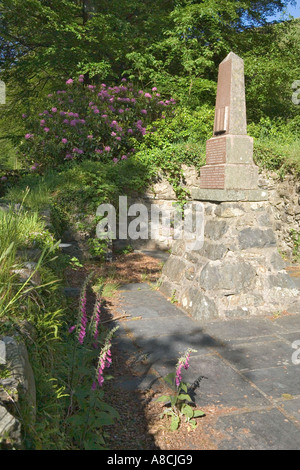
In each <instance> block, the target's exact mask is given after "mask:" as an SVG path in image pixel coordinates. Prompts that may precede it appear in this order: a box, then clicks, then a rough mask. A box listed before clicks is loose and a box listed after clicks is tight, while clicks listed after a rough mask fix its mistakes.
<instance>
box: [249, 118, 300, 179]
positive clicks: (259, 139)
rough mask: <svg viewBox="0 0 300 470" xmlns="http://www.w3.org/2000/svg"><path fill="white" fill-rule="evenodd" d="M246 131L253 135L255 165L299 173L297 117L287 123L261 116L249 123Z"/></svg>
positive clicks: (299, 154) (281, 172)
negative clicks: (258, 120) (259, 118)
mask: <svg viewBox="0 0 300 470" xmlns="http://www.w3.org/2000/svg"><path fill="white" fill-rule="evenodd" d="M248 133H249V134H250V135H252V136H253V137H254V139H255V140H254V160H255V162H256V163H257V165H259V166H261V167H264V168H266V169H268V170H272V171H276V172H278V174H279V175H280V176H283V175H284V174H285V173H287V172H292V173H294V174H296V175H297V174H300V153H299V118H298V116H296V117H295V118H294V119H291V120H290V121H288V122H287V123H285V122H284V121H283V120H271V119H269V118H262V119H261V120H260V122H259V123H258V124H254V123H252V124H250V125H249V126H248Z"/></svg>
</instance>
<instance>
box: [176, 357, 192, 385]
mask: <svg viewBox="0 0 300 470" xmlns="http://www.w3.org/2000/svg"><path fill="white" fill-rule="evenodd" d="M190 351H191V350H190V349H188V350H187V352H186V354H185V355H184V356H183V357H181V358H180V359H179V361H178V363H177V366H176V374H175V384H176V387H179V386H180V384H181V382H182V375H181V370H182V368H184V369H188V368H189V360H190V356H191V354H190Z"/></svg>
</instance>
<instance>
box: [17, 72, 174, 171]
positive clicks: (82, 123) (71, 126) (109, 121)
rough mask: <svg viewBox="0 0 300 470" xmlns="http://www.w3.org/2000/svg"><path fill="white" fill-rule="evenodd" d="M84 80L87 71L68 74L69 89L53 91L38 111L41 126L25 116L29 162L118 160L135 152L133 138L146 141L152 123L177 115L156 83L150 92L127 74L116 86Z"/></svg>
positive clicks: (171, 102) (171, 103)
mask: <svg viewBox="0 0 300 470" xmlns="http://www.w3.org/2000/svg"><path fill="white" fill-rule="evenodd" d="M84 81H85V77H84V75H83V74H81V75H79V78H78V79H77V80H74V79H73V78H68V80H66V82H65V85H66V90H57V91H56V93H49V95H48V99H49V100H50V105H49V107H48V109H44V111H42V112H40V113H39V114H38V115H39V116H40V117H41V118H40V119H39V123H38V125H37V122H36V119H35V118H30V117H28V116H27V114H26V115H25V114H24V115H23V117H24V119H25V117H26V124H27V125H28V126H31V132H30V133H27V134H26V135H25V141H26V142H25V143H24V148H23V152H22V153H24V154H25V155H27V158H28V160H29V161H35V160H37V161H38V162H39V163H42V164H46V165H49V164H52V165H53V164H54V165H58V166H59V165H61V164H62V162H63V161H64V160H73V159H76V160H78V159H82V158H87V159H99V158H101V159H105V160H106V161H107V160H111V161H113V162H114V163H118V162H121V161H124V160H127V159H128V158H129V157H130V156H131V154H132V153H133V152H132V147H133V142H134V141H138V142H139V141H142V139H143V137H144V136H145V134H146V133H147V126H148V125H150V124H151V123H152V122H153V121H154V120H156V119H159V118H164V117H165V116H166V115H167V113H168V112H169V110H170V113H169V115H170V116H171V114H172V108H173V105H174V104H175V100H174V99H173V98H170V99H169V100H162V99H161V97H160V94H159V93H158V92H157V88H156V87H152V89H151V93H149V92H147V91H146V92H144V91H143V90H139V91H138V90H136V89H135V88H134V86H133V84H132V83H130V82H127V80H126V79H125V78H123V79H122V80H121V82H120V84H119V85H115V86H107V85H106V84H105V83H102V84H101V85H99V86H96V85H91V84H88V85H85V84H84ZM133 139H134V140H133ZM133 151H134V150H133Z"/></svg>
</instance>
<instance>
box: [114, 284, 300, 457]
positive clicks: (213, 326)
mask: <svg viewBox="0 0 300 470" xmlns="http://www.w3.org/2000/svg"><path fill="white" fill-rule="evenodd" d="M120 294H121V307H122V311H123V312H124V311H125V312H126V314H128V315H130V317H129V319H127V320H125V321H119V322H117V323H118V324H119V326H120V328H119V330H118V333H117V337H116V339H115V343H116V346H117V348H118V349H119V351H120V352H121V353H122V355H124V356H126V355H127V357H131V358H134V359H133V362H134V364H135V369H136V371H137V375H136V376H121V377H119V378H118V380H117V382H116V386H118V387H120V389H122V390H127V391H130V390H131V391H133V390H137V389H140V390H147V389H150V388H153V389H155V387H156V386H158V385H159V381H160V380H161V378H163V377H165V376H166V375H167V374H168V373H170V372H174V371H175V367H176V363H177V361H178V358H179V357H180V355H181V354H183V353H184V352H185V351H186V349H187V348H192V349H194V350H195V351H194V352H192V353H191V359H190V367H189V369H188V370H187V371H184V374H183V380H184V381H185V382H187V383H189V384H194V389H193V397H194V399H195V403H196V404H197V406H200V407H206V406H214V407H218V408H220V409H223V410H226V409H228V410H229V411H228V413H227V414H226V413H225V415H224V416H221V417H219V418H218V420H217V422H216V429H218V430H219V431H220V432H221V433H222V435H223V436H224V437H223V440H222V443H221V444H220V445H219V448H227V449H233V448H234V449H248V448H249V449H299V448H300V430H299V426H300V423H299V399H300V395H299V389H300V387H299V385H300V381H299V378H300V377H299V370H300V365H295V364H293V363H292V361H291V355H292V353H293V349H292V346H291V345H292V343H293V342H294V341H295V340H298V339H300V315H294V316H292V315H291V316H286V317H282V318H276V319H270V318H266V317H254V318H250V319H234V320H228V321H214V322H210V323H205V324H202V323H201V322H200V321H196V320H194V319H192V318H191V317H189V316H188V315H187V314H186V313H185V312H183V311H182V310H181V309H180V308H178V307H176V306H175V305H174V304H172V303H170V302H169V301H167V299H166V298H165V297H163V296H162V294H160V293H159V292H157V291H154V290H152V289H151V288H150V287H149V286H148V285H147V284H128V285H125V286H122V287H121V288H120ZM287 397H288V398H289V400H287ZM297 407H298V408H297Z"/></svg>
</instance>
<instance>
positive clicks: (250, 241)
mask: <svg viewBox="0 0 300 470" xmlns="http://www.w3.org/2000/svg"><path fill="white" fill-rule="evenodd" d="M238 242H239V246H240V249H241V250H245V249H248V248H265V247H270V246H276V238H275V235H274V232H273V230H272V229H267V230H261V229H258V228H251V227H248V228H245V229H244V230H241V231H240V233H239V235H238Z"/></svg>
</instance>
